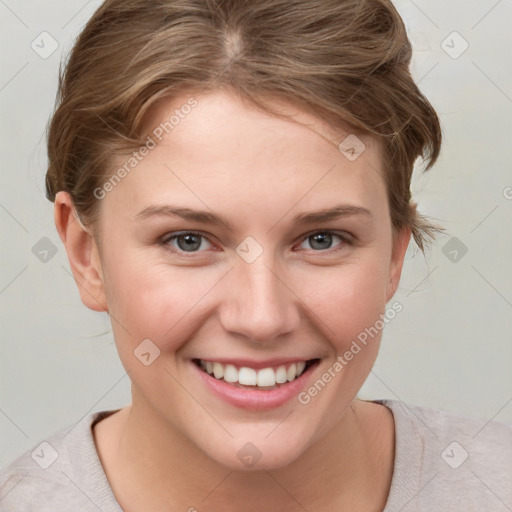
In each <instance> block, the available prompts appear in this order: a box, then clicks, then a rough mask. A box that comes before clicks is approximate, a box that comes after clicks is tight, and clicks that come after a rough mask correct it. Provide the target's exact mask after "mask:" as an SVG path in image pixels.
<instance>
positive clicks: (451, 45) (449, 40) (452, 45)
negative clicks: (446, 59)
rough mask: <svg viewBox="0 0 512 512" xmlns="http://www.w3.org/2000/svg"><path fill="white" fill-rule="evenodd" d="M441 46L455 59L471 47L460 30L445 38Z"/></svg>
mask: <svg viewBox="0 0 512 512" xmlns="http://www.w3.org/2000/svg"><path fill="white" fill-rule="evenodd" d="M441 48H442V49H443V50H444V51H445V53H446V54H447V55H448V56H450V57H451V58H452V59H454V60H455V59H458V58H459V57H460V56H461V55H462V54H463V53H464V52H465V51H466V50H467V49H468V48H469V43H468V42H467V41H466V40H465V39H464V38H463V37H462V36H461V35H460V34H459V33H458V32H456V31H454V32H452V33H451V34H449V35H448V37H446V39H444V40H443V42H442V43H441Z"/></svg>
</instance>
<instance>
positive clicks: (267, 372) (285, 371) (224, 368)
mask: <svg viewBox="0 0 512 512" xmlns="http://www.w3.org/2000/svg"><path fill="white" fill-rule="evenodd" d="M199 364H200V366H201V368H202V369H203V370H205V371H206V372H207V373H208V374H210V375H212V374H213V376H214V377H215V378H216V379H219V380H220V379H222V378H223V379H224V380H225V381H226V382H231V383H239V384H242V385H244V386H259V387H272V386H275V385H276V384H284V383H285V382H291V381H292V380H295V379H296V378H297V377H300V376H301V375H302V373H303V372H304V369H305V368H306V362H305V361H299V362H298V363H292V364H291V365H289V366H288V368H287V367H286V366H285V365H281V366H278V367H277V368H276V369H274V368H262V369H261V370H255V369H254V368H248V367H246V366H243V367H242V368H240V369H237V368H236V367H235V366H234V365H232V364H222V363H217V362H212V361H203V360H202V359H200V360H199Z"/></svg>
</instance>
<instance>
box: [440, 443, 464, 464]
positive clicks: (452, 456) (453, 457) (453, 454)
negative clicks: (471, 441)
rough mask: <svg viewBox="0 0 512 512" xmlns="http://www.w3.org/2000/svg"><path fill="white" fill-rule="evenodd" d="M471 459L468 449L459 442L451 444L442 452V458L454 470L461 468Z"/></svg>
mask: <svg viewBox="0 0 512 512" xmlns="http://www.w3.org/2000/svg"><path fill="white" fill-rule="evenodd" d="M468 457H469V453H468V452H467V451H466V449H465V448H464V447H463V446H462V445H461V444H459V443H458V442H457V441H453V442H452V443H450V444H449V445H448V446H447V447H446V448H445V449H444V450H443V451H442V452H441V458H442V459H443V460H444V461H445V462H446V464H448V466H450V467H451V468H452V469H457V468H458V467H460V466H461V465H462V464H464V462H465V461H466V459H467V458H468Z"/></svg>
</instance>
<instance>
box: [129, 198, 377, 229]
mask: <svg viewBox="0 0 512 512" xmlns="http://www.w3.org/2000/svg"><path fill="white" fill-rule="evenodd" d="M353 216H361V217H366V218H368V219H371V218H372V217H373V215H372V212H371V211H370V210H368V209H367V208H363V207H362V206H356V205H352V204H340V205H337V206H335V207H333V208H327V209H324V210H319V211H316V212H305V213H299V214H298V215H296V216H295V217H294V218H293V222H294V223H295V224H298V225H308V224H317V223H320V222H327V221H330V220H336V219H340V218H343V217H353ZM151 217H179V218H180V219H183V220H188V221H191V222H199V223H202V224H210V225H220V224H224V225H225V226H226V227H227V228H228V229H230V230H233V227H232V226H231V224H230V223H229V222H228V221H227V220H226V219H224V218H223V217H222V216H219V215H216V214H214V213H212V212H209V211H205V210H192V209H191V208H182V207H177V206H173V205H152V206H148V207H147V208H144V209H143V210H141V211H140V212H139V213H137V215H136V216H135V218H136V219H137V220H145V219H149V218H151Z"/></svg>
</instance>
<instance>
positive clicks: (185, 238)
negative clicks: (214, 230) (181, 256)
mask: <svg viewBox="0 0 512 512" xmlns="http://www.w3.org/2000/svg"><path fill="white" fill-rule="evenodd" d="M205 240H207V238H205V237H204V235H202V234H201V233H196V232H195V231H183V232H181V233H170V234H168V235H166V236H164V237H163V238H162V239H161V241H160V244H162V245H163V246H165V247H168V246H169V245H170V246H171V247H173V248H175V249H177V251H175V252H186V253H194V252H202V251H198V249H200V248H201V247H202V246H203V244H202V241H205ZM171 242H176V244H171ZM208 243H210V242H208ZM203 249H204V246H203Z"/></svg>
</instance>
